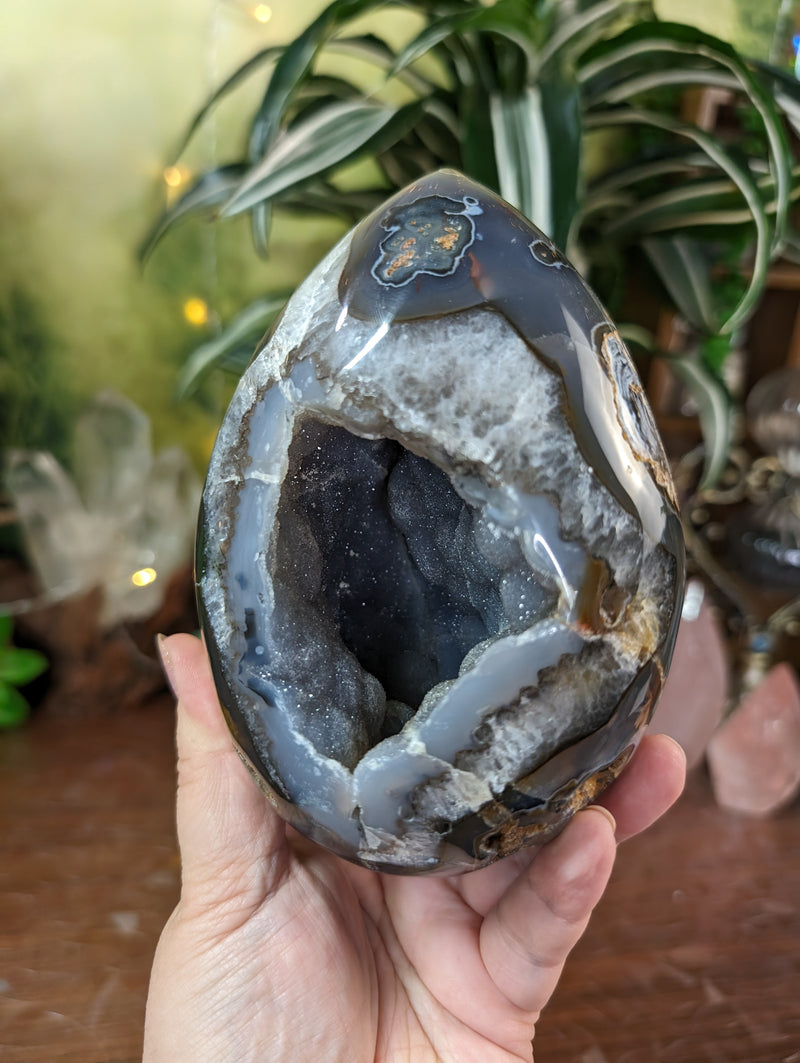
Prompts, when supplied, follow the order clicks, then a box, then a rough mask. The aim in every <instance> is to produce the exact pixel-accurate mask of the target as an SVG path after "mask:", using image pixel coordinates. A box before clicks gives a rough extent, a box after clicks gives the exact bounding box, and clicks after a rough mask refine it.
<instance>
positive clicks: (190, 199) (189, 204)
mask: <svg viewBox="0 0 800 1063" xmlns="http://www.w3.org/2000/svg"><path fill="white" fill-rule="evenodd" d="M245 172H246V171H245V167H244V166H242V165H241V164H239V163H234V164H231V165H228V166H220V167H218V168H217V169H214V170H209V171H208V172H206V173H204V174H203V175H202V176H201V177H200V178H199V179H198V180H197V181H196V182H195V183H194V184H193V185H192V187H191V188H190V189H189V191H188V192H186V193H185V194H184V195H182V196H181V198H180V199H179V200H177V202H176V203H174V204H173V206H171V207H170V208H169V209H168V210H165V211H164V213H163V214H162V215H161V217H160V218H159V219H158V221H157V222H156V223H155V225H154V226H153V228H152V229H151V230H150V232H149V233H148V234H147V236H146V237H145V239H144V240H143V241H142V245H141V247H140V249H139V258H140V259H142V260H145V259H147V258H148V257H149V255H150V254H151V253H152V252H153V250H154V248H155V247H156V245H157V244H158V242H159V240H161V238H162V237H163V235H164V233H166V232H167V231H168V230H169V229H171V228H172V226H173V225H175V223H176V222H178V221H180V220H181V219H182V218H186V217H188V216H189V215H191V214H199V213H203V212H206V211H209V210H211V209H212V208H214V207H216V206H219V204H221V203H224V202H225V200H226V199H228V198H229V197H230V195H231V193H232V192H233V190H234V189H235V188H236V187H237V185H238V184H239V182H240V181H241V179H242V176H243V174H244V173H245Z"/></svg>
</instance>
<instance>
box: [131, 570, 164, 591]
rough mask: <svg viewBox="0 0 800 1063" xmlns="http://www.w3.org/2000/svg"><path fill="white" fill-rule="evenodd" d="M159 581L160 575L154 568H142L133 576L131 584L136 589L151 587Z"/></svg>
mask: <svg viewBox="0 0 800 1063" xmlns="http://www.w3.org/2000/svg"><path fill="white" fill-rule="evenodd" d="M157 579H158V573H157V572H156V570H155V569H154V568H140V569H139V570H138V571H137V572H134V573H133V574H132V575H131V583H132V584H133V585H134V587H149V586H150V584H151V583H155V581H156V580H157Z"/></svg>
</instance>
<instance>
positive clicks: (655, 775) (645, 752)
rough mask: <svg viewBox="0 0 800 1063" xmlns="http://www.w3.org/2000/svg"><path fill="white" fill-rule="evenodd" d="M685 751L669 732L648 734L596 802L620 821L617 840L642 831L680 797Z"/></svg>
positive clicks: (683, 777)
mask: <svg viewBox="0 0 800 1063" xmlns="http://www.w3.org/2000/svg"><path fill="white" fill-rule="evenodd" d="M685 781H686V754H685V753H684V752H683V749H682V748H681V747H680V746H679V745H678V743H677V742H676V741H675V740H674V739H673V738H670V737H669V736H668V735H663V734H658V735H645V736H644V738H643V739H642V741H641V742H640V743H639V748H638V749H637V750H636V753H635V754H634V756H633V759H632V760H631V762H630V764H629V765H628V766H627V768H626V769H625V771H624V772H623V773H622V775H620V777H619V779H617V781H616V782H615V783H613V784H612V785H611V786H610V787H609V788H608V790H606V792H605V793H604V794H602V795H601V796H600V797H599V798H598V800H597V803H598V804H599V805H603V807H604V808H607V809H608V810H609V812H610V813H611V814H612V816H613V817H614V819H615V820H616V821H617V841H619V842H621V841H625V839H626V838H631V837H632V836H633V835H634V834H639V833H640V832H641V831H643V830H646V828H647V827H649V826H650V825H651V823H654V822H655V821H656V820H657V819H658V818H659V817H660V816H663V815H664V813H665V812H666V811H667V809H668V808H669V807H670V805H672V804H674V802H675V801H677V799H678V798H679V797H680V795H681V793H682V791H683V786H684V783H685Z"/></svg>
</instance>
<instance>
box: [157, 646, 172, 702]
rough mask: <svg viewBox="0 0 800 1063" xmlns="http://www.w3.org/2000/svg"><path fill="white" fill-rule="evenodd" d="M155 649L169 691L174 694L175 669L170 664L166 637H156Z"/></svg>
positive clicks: (170, 659)
mask: <svg viewBox="0 0 800 1063" xmlns="http://www.w3.org/2000/svg"><path fill="white" fill-rule="evenodd" d="M156 649H157V650H158V655H159V657H160V658H161V667H162V668H163V669H164V675H165V676H166V677H167V682H168V683H169V686H170V690H171V691H172V693H173V694H175V675H174V672H175V669H174V667H173V663H172V657H171V655H170V652H169V646H168V645H167V636H166V635H161V634H159V635H156Z"/></svg>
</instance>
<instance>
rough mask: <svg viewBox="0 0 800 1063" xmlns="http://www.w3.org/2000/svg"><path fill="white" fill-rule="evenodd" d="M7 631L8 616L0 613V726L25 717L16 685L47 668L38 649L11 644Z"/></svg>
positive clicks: (26, 710) (24, 705)
mask: <svg viewBox="0 0 800 1063" xmlns="http://www.w3.org/2000/svg"><path fill="white" fill-rule="evenodd" d="M11 635H12V623H11V618H10V617H8V616H3V615H0V728H8V727H18V726H19V725H20V724H21V723H24V722H25V720H27V718H28V716H29V714H30V705H29V704H28V702H27V701H26V700H25V698H24V696H23V695H22V694H21V693H20V691H19V690H18V689H17V688H18V687H24V686H26V685H27V684H28V683H31V682H33V680H34V679H36V678H38V677H39V676H40V675H41V674H42V673H43V672H44V671H45V670H46V668H47V660H46V659H45V657H43V656H42V654H41V653H37V652H36V650H24V649H19V648H18V647H17V646H14V645H13V644H12V642H11Z"/></svg>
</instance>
